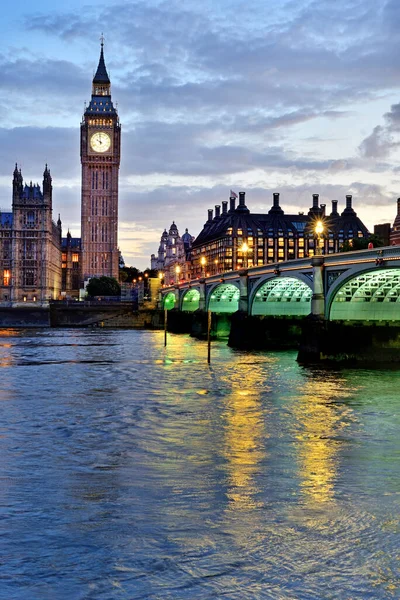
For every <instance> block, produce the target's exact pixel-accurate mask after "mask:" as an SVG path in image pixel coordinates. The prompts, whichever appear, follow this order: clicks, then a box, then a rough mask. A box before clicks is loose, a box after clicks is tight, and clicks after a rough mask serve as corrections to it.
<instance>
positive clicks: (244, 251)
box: [239, 242, 250, 268]
mask: <svg viewBox="0 0 400 600" xmlns="http://www.w3.org/2000/svg"><path fill="white" fill-rule="evenodd" d="M249 249H250V248H249V246H248V244H247V243H246V242H243V244H242V245H241V246H240V248H239V250H240V252H241V253H242V254H243V266H244V267H245V268H246V267H247V253H248V251H249Z"/></svg>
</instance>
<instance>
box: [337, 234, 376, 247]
mask: <svg viewBox="0 0 400 600" xmlns="http://www.w3.org/2000/svg"><path fill="white" fill-rule="evenodd" d="M370 243H372V244H373V245H374V248H381V247H382V246H383V240H382V239H381V238H380V237H379V236H378V235H375V234H374V233H373V234H372V235H370V236H369V237H362V238H353V239H352V240H345V241H344V242H343V244H342V245H341V246H340V252H351V251H353V250H366V249H367V248H368V244H370Z"/></svg>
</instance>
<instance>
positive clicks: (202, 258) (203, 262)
mask: <svg viewBox="0 0 400 600" xmlns="http://www.w3.org/2000/svg"><path fill="white" fill-rule="evenodd" d="M206 262H207V259H206V257H205V256H202V257H201V258H200V264H201V271H202V275H203V277H204V276H205V271H206Z"/></svg>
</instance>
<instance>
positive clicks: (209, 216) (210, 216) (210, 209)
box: [208, 208, 213, 222]
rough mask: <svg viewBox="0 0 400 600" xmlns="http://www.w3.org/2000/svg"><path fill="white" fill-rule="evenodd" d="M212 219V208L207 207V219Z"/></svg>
mask: <svg viewBox="0 0 400 600" xmlns="http://www.w3.org/2000/svg"><path fill="white" fill-rule="evenodd" d="M212 220H213V209H212V208H209V209H208V221H209V222H210V221H212Z"/></svg>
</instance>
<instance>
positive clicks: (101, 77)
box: [93, 42, 110, 83]
mask: <svg viewBox="0 0 400 600" xmlns="http://www.w3.org/2000/svg"><path fill="white" fill-rule="evenodd" d="M103 46H104V43H103V42H101V50H100V60H99V66H98V67H97V71H96V75H95V76H94V77H93V83H110V78H109V77H108V73H107V69H106V65H105V62H104V54H103Z"/></svg>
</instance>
